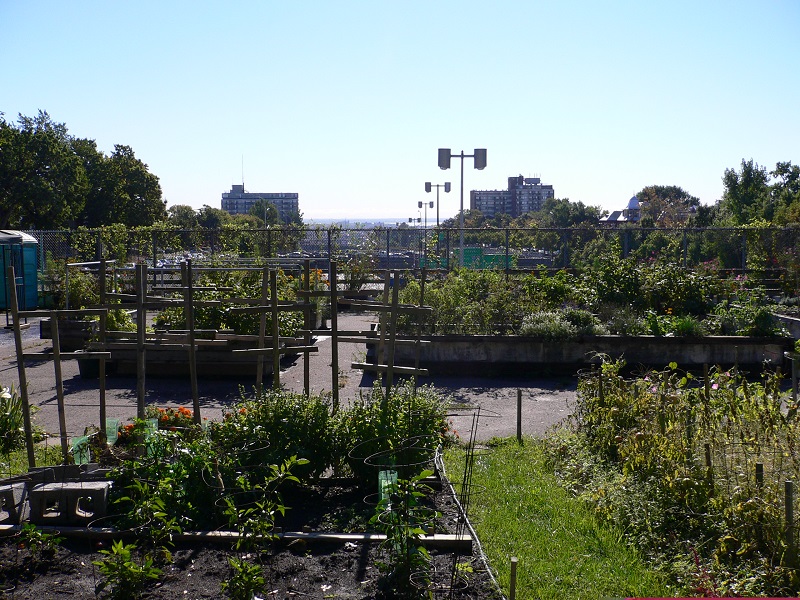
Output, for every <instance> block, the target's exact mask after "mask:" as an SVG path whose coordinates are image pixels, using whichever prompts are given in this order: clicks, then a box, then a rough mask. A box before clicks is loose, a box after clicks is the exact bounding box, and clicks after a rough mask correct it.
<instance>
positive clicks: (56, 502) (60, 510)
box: [29, 481, 111, 525]
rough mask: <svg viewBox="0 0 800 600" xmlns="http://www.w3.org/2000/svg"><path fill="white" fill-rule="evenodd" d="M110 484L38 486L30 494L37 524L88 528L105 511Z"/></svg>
mask: <svg viewBox="0 0 800 600" xmlns="http://www.w3.org/2000/svg"><path fill="white" fill-rule="evenodd" d="M110 488H111V482H110V481H74V482H66V483H40V484H38V485H35V486H33V488H32V489H31V491H30V495H29V502H30V506H31V513H30V520H31V523H34V524H36V525H51V524H52V525H87V524H88V523H90V522H91V521H94V520H95V519H99V518H101V517H105V516H106V514H107V512H108V490H109V489H110Z"/></svg>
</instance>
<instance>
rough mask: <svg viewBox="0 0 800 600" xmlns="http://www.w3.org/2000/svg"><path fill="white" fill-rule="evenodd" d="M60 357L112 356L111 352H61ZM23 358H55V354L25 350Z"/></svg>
mask: <svg viewBox="0 0 800 600" xmlns="http://www.w3.org/2000/svg"><path fill="white" fill-rule="evenodd" d="M59 357H60V358H61V359H62V360H64V359H81V358H111V352H61V353H59ZM22 358H24V359H25V360H53V359H54V358H55V355H54V354H53V353H52V352H23V354H22Z"/></svg>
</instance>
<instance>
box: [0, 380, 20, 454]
mask: <svg viewBox="0 0 800 600" xmlns="http://www.w3.org/2000/svg"><path fill="white" fill-rule="evenodd" d="M22 425H23V415H22V398H20V396H19V394H17V392H16V390H15V389H14V386H11V387H4V388H3V389H2V390H0V454H9V453H10V452H11V451H13V450H16V449H17V448H21V447H22V446H23V445H24V444H25V429H24V428H23V426H22Z"/></svg>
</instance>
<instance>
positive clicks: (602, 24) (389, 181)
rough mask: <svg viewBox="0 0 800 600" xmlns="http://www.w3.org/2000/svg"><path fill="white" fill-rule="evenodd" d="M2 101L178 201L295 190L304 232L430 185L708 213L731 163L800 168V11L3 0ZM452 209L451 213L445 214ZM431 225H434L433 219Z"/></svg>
mask: <svg viewBox="0 0 800 600" xmlns="http://www.w3.org/2000/svg"><path fill="white" fill-rule="evenodd" d="M0 31H2V33H0V61H1V64H2V75H0V111H2V112H3V113H5V118H6V119H7V120H9V121H16V118H17V115H18V114H19V113H22V114H24V115H28V116H33V115H35V114H36V112H37V111H38V110H39V109H41V110H46V111H47V112H49V113H50V115H51V117H52V118H53V119H54V120H56V121H58V122H63V123H65V124H66V125H67V127H68V128H69V131H70V133H71V134H73V135H76V136H78V137H88V138H91V139H95V140H96V141H97V143H98V147H99V148H100V149H101V150H102V151H104V152H106V153H110V152H111V151H112V150H113V146H114V144H126V145H129V146H131V147H132V148H133V149H134V151H135V153H136V155H137V157H138V158H140V159H141V160H142V161H144V162H145V163H147V165H148V166H149V168H150V170H151V172H153V173H154V174H155V175H157V176H158V177H159V179H160V181H161V186H162V188H163V192H164V197H165V199H166V200H167V201H168V203H169V205H174V204H189V205H192V206H193V207H195V208H199V207H201V206H202V205H204V204H208V205H210V206H214V207H219V206H220V196H221V194H222V192H225V191H228V190H229V189H230V186H231V184H235V183H241V181H242V163H244V183H245V187H246V189H247V190H248V191H256V192H266V191H274V192H298V193H299V194H300V209H301V211H302V213H303V215H304V217H305V218H306V220H313V219H315V218H316V219H322V218H342V217H347V218H349V219H351V221H358V220H367V219H374V218H406V217H410V216H417V202H418V201H420V200H423V201H424V200H429V199H432V197H434V196H435V194H430V195H428V194H425V192H424V183H425V181H432V182H434V183H443V182H444V181H452V182H453V188H454V189H453V192H451V193H450V194H449V195H445V194H442V195H441V199H442V204H441V216H442V218H444V217H448V216H453V215H455V214H456V213H457V211H458V204H459V195H458V191H459V188H458V179H459V170H458V162H457V161H454V163H453V166H454V167H455V168H453V169H451V170H449V171H441V170H439V169H438V167H437V165H436V151H437V148H439V147H450V148H452V150H453V152H454V153H458V152H460V151H461V150H464V151H465V152H467V153H468V154H471V153H472V151H473V149H474V148H487V150H488V167H487V168H486V169H485V170H483V171H476V170H474V169H473V168H472V163H471V160H469V159H468V160H467V161H465V167H466V168H465V189H466V192H465V204H466V205H467V207H468V201H469V195H468V192H469V190H470V189H502V188H504V187H505V186H506V179H507V177H508V176H511V175H519V174H522V175H525V176H540V177H541V178H542V181H543V182H545V183H550V184H553V185H554V186H555V191H556V196H557V197H560V198H569V199H570V200H573V201H582V202H584V203H586V204H590V205H598V206H601V207H603V208H606V209H614V208H622V207H623V205H624V204H625V203H626V201H627V199H628V198H629V197H630V196H631V195H633V194H634V193H635V192H637V191H638V190H640V189H641V188H642V187H644V186H646V185H651V184H662V185H678V186H681V187H683V188H684V189H685V190H687V191H688V192H689V193H691V194H693V195H695V196H698V197H699V198H700V199H701V201H702V202H704V203H712V202H714V201H715V200H717V199H718V198H719V197H720V195H721V193H722V183H721V178H722V175H723V172H724V170H725V169H726V168H738V166H739V164H740V162H741V160H742V159H743V158H745V159H750V158H752V159H754V160H755V161H756V162H758V163H759V164H761V165H764V166H766V167H767V168H768V169H773V168H774V166H775V163H776V162H777V161H792V162H793V163H795V164H797V163H798V161H800V2H798V1H796V0H774V1H773V0H759V1H750V2H738V1H716V2H710V1H709V2H705V1H702V0H693V1H690V2H687V1H682V0H678V1H670V2H649V1H643V0H636V1H631V2H613V1H611V2H597V1H596V0H593V1H585V2H577V1H558V2H547V3H542V2H534V1H532V0H520V1H516V2H512V1H502V0H500V1H497V2H486V1H479V2H477V1H470V0H459V1H458V2H452V1H449V0H439V1H436V2H431V1H429V0H427V1H413V0H412V1H404V2H399V1H395V2H389V1H388V0H387V1H384V0H368V1H358V2H356V1H348V0H340V1H338V2H332V1H322V0H318V1H311V0H307V1H287V0H282V1H277V0H275V1H267V0H262V1H253V2H243V1H242V2H198V1H194V0H193V1H177V0H168V1H164V0H158V1H150V0H138V1H135V2H116V1H106V0H103V1H99V0H98V1H93V2H89V1H81V0H76V1H72V2H65V1H63V0H58V1H28V0H0ZM433 213H435V209H434V211H433ZM433 213H429V215H428V218H429V220H430V219H431V216H432V214H433Z"/></svg>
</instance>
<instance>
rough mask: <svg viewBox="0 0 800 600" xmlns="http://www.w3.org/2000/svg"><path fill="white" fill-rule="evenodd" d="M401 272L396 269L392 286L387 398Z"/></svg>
mask: <svg viewBox="0 0 800 600" xmlns="http://www.w3.org/2000/svg"><path fill="white" fill-rule="evenodd" d="M398 278H399V273H398V272H397V271H394V285H393V286H392V310H391V311H390V313H389V358H388V359H387V361H386V399H387V400H388V399H389V393H390V392H391V389H392V385H393V383H394V349H395V337H397V313H398V312H399V311H398V310H397V304H398V301H399V293H400V282H399V281H398Z"/></svg>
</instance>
